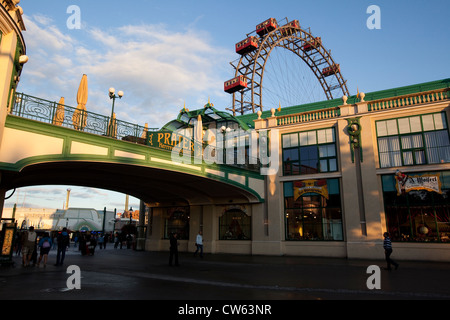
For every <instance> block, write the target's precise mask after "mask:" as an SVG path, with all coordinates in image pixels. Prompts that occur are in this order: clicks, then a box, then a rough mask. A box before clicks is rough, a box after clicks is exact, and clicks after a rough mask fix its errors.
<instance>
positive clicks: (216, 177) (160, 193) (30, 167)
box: [0, 94, 264, 205]
mask: <svg viewBox="0 0 450 320" xmlns="http://www.w3.org/2000/svg"><path fill="white" fill-rule="evenodd" d="M15 101H16V103H15V105H14V107H13V108H12V110H11V112H10V113H9V114H8V115H7V117H6V121H5V126H4V132H3V135H2V137H1V145H0V170H1V188H2V189H3V190H11V189H14V188H19V187H26V186H34V185H79V186H88V187H94V188H102V189H107V190H113V191H118V192H121V193H126V194H129V195H132V196H134V197H136V198H139V199H141V200H143V201H145V202H149V203H151V202H157V203H172V204H178V203H184V204H190V205H193V204H217V203H231V202H234V203H258V202H263V201H264V176H262V175H260V173H259V171H257V172H256V171H254V170H251V169H250V168H249V167H246V166H240V167H239V166H232V165H225V164H216V163H214V164H206V163H205V162H202V163H200V164H196V163H194V161H192V163H188V164H186V163H179V162H174V161H172V158H171V150H170V149H171V148H169V147H168V146H167V145H164V141H165V140H167V134H168V133H167V132H160V131H156V130H155V129H149V128H147V127H146V126H137V125H133V124H129V123H125V122H120V121H119V120H116V119H115V118H113V122H112V123H111V121H110V118H109V117H104V116H100V115H96V114H93V113H87V112H86V111H84V112H83V113H81V114H78V117H81V119H76V114H77V111H76V109H74V108H71V107H68V106H64V109H65V110H64V113H63V114H61V112H60V111H61V105H59V104H57V103H55V102H50V101H46V100H42V99H38V98H35V97H31V96H27V95H24V94H17V95H16V99H15ZM58 109H59V114H58ZM83 117H85V118H84V119H83ZM169 135H170V134H169ZM152 139H156V140H154V141H158V145H156V143H154V141H153V140H152Z"/></svg>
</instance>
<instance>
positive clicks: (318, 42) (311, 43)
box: [302, 37, 322, 51]
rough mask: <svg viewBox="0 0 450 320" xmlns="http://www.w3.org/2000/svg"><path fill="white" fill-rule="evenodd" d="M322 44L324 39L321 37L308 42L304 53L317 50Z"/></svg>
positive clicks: (304, 47) (304, 46) (303, 47)
mask: <svg viewBox="0 0 450 320" xmlns="http://www.w3.org/2000/svg"><path fill="white" fill-rule="evenodd" d="M321 44H322V39H321V38H320V37H315V38H313V40H311V41H308V42H307V43H305V44H304V45H303V46H302V49H303V51H310V50H312V49H315V48H317V47H318V46H320V45H321Z"/></svg>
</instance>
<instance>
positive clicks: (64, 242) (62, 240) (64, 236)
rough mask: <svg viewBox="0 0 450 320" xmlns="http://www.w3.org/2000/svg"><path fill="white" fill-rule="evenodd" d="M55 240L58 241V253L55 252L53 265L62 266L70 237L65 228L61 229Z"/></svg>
mask: <svg viewBox="0 0 450 320" xmlns="http://www.w3.org/2000/svg"><path fill="white" fill-rule="evenodd" d="M56 241H57V243H58V253H57V254H56V263H55V266H62V264H63V263H64V258H65V257H66V250H67V247H68V246H69V245H70V238H69V234H68V233H67V228H63V229H62V231H61V233H60V234H58V237H57V238H56Z"/></svg>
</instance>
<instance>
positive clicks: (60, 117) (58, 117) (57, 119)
mask: <svg viewBox="0 0 450 320" xmlns="http://www.w3.org/2000/svg"><path fill="white" fill-rule="evenodd" d="M64 104H65V103H64V97H61V99H59V102H58V106H57V107H56V112H55V116H54V117H53V124H54V125H57V126H61V125H62V124H63V122H64Z"/></svg>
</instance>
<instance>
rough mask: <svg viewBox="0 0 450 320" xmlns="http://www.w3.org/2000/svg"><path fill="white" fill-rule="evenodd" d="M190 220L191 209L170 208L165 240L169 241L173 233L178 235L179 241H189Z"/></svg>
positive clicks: (166, 221)
mask: <svg viewBox="0 0 450 320" xmlns="http://www.w3.org/2000/svg"><path fill="white" fill-rule="evenodd" d="M189 218H190V217H189V207H175V208H169V209H168V210H167V217H166V220H165V227H164V239H169V238H170V235H171V234H172V233H177V234H178V239H179V240H188V239H189Z"/></svg>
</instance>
